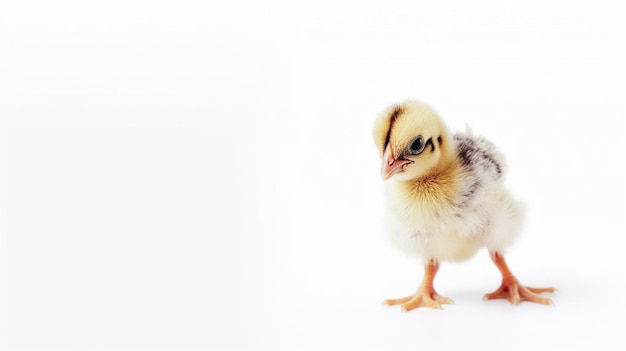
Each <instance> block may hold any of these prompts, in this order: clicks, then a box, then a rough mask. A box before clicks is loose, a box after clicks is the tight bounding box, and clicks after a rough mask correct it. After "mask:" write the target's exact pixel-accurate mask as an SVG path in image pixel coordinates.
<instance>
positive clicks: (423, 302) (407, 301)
mask: <svg viewBox="0 0 626 351" xmlns="http://www.w3.org/2000/svg"><path fill="white" fill-rule="evenodd" d="M437 270H439V262H437V261H436V260H435V259H431V260H430V261H428V263H427V264H426V267H425V269H424V279H423V280H422V284H420V287H419V288H418V289H417V291H416V292H415V294H413V295H409V296H406V297H402V298H399V299H388V300H385V301H383V304H385V305H390V306H393V305H402V306H401V309H402V312H407V311H410V310H413V309H416V308H418V307H430V308H439V309H441V304H444V303H447V304H453V303H454V301H452V300H451V299H449V298H447V297H442V296H440V295H439V294H437V292H436V291H435V288H433V280H434V279H435V274H437Z"/></svg>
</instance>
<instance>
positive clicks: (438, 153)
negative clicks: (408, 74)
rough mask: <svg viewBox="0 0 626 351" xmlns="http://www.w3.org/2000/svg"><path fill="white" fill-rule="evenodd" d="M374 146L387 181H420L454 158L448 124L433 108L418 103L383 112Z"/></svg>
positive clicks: (376, 124)
mask: <svg viewBox="0 0 626 351" xmlns="http://www.w3.org/2000/svg"><path fill="white" fill-rule="evenodd" d="M374 143H375V144H376V147H377V148H378V152H379V155H380V157H381V159H382V167H381V168H382V169H381V173H382V177H383V180H387V179H391V178H393V179H394V180H411V179H419V178H421V177H425V176H428V175H429V174H431V173H433V172H436V171H437V170H438V169H440V168H441V167H443V166H444V165H445V164H447V163H448V161H449V160H451V159H452V157H453V156H452V152H453V148H452V140H451V138H450V136H449V133H448V130H447V128H446V126H445V124H444V123H443V121H442V120H441V118H440V117H439V116H438V115H437V113H436V112H435V111H434V110H433V109H432V108H430V107H429V106H427V105H425V104H423V103H421V102H417V101H409V102H405V103H402V104H399V105H394V106H392V107H390V108H389V109H387V110H386V111H385V112H383V113H382V114H381V115H380V116H379V117H378V118H377V119H376V122H375V123H374Z"/></svg>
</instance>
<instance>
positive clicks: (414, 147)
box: [409, 136, 425, 155]
mask: <svg viewBox="0 0 626 351" xmlns="http://www.w3.org/2000/svg"><path fill="white" fill-rule="evenodd" d="M424 146H425V144H424V138H422V137H421V136H418V137H417V138H415V139H414V140H413V141H412V142H411V146H409V152H411V154H413V155H419V154H421V153H422V151H424Z"/></svg>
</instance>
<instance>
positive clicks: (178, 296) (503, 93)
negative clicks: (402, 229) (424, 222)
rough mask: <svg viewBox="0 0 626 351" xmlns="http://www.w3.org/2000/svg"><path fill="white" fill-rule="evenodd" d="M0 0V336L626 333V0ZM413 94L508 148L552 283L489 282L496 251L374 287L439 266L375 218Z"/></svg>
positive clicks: (47, 341) (444, 337) (523, 257)
mask: <svg viewBox="0 0 626 351" xmlns="http://www.w3.org/2000/svg"><path fill="white" fill-rule="evenodd" d="M2 7H3V9H2V11H1V12H0V77H1V79H0V118H1V124H0V128H1V133H2V135H1V143H0V145H1V164H0V167H1V175H2V189H1V194H0V205H1V211H2V212H1V214H2V215H1V218H0V219H1V223H2V232H1V234H2V242H1V245H2V261H1V264H2V310H1V311H0V316H1V318H2V323H3V327H2V334H1V337H2V342H3V344H2V347H3V349H5V350H10V349H19V348H27V347H32V348H38V349H51V348H55V347H56V348H61V349H71V348H76V349H81V350H86V349H96V348H98V349H118V348H124V349H135V348H142V347H143V348H149V349H156V348H163V349H170V350H178V349H181V348H203V349H207V348H208V349H250V350H265V349H267V350H280V349H285V350H298V349H318V350H327V349H330V350H347V349H361V350H405V349H406V350H409V349H410V350H415V349H422V350H424V349H429V348H432V349H443V350H458V349H481V350H491V349H493V350H496V349H512V350H529V349H533V347H535V349H548V348H551V349H559V350H562V349H568V348H573V347H575V346H576V347H579V348H578V349H580V347H582V349H598V350H600V349H602V350H607V349H623V347H624V341H623V337H622V336H621V333H623V332H622V329H623V326H619V323H621V322H620V321H621V319H623V316H624V312H626V308H625V307H624V304H623V302H622V298H621V295H622V292H623V291H624V288H625V287H626V284H625V282H624V279H625V278H624V277H625V273H626V272H625V264H626V259H625V258H624V257H625V255H624V252H623V247H624V235H625V234H626V228H625V225H624V215H625V214H626V211H625V210H626V208H625V201H624V198H625V197H624V195H625V179H626V172H625V167H624V165H625V163H624V151H625V141H624V132H626V131H625V126H624V123H625V122H624V115H625V112H626V83H625V82H626V70H624V62H626V34H625V30H626V25H625V12H624V6H623V4H622V3H621V2H619V1H612V2H608V1H605V2H594V4H593V5H585V3H583V2H571V1H561V2H544V1H536V2H534V3H529V2H528V1H525V2H523V4H521V5H519V6H511V5H509V4H506V5H505V4H504V3H503V2H496V1H493V2H490V1H480V2H463V1H457V2H456V3H448V2H445V3H439V2H421V1H420V2H418V1H407V2H401V3H395V2H394V3H391V2H386V3H385V5H384V6H376V5H373V4H365V3H360V4H358V5H357V4H356V3H355V2H348V1H330V2H328V3H324V4H320V2H319V1H308V2H304V3H298V4H297V5H296V4H294V3H292V2H287V3H279V2H271V3H267V2H254V3H242V4H234V3H232V2H227V1H223V2H217V1H215V2H206V1H195V2H194V1H177V2H175V4H173V3H172V4H169V3H168V2H165V1H160V2H154V1H107V2H103V3H102V4H100V5H94V4H89V5H87V3H86V2H79V1H61V2H59V1H56V2H47V1H40V2H36V1H19V2H18V1H14V2H11V3H8V4H3V5H2ZM405 98H419V99H422V100H424V101H426V102H428V103H430V104H431V105H433V106H434V107H435V108H436V109H437V110H438V111H439V112H440V113H441V114H442V115H443V116H444V118H445V119H446V121H447V122H448V124H449V126H450V128H451V129H453V130H459V129H463V128H464V127H465V124H467V125H469V126H471V127H472V128H473V129H474V131H476V132H477V133H481V134H484V135H485V136H487V137H488V138H489V139H491V140H492V141H493V142H495V143H496V144H497V145H499V146H500V147H501V149H502V150H503V151H504V152H505V154H506V155H507V160H508V163H509V170H510V174H509V178H508V184H509V187H510V188H511V189H512V190H513V192H514V193H515V194H517V196H518V197H519V198H521V199H522V200H523V201H524V202H525V203H526V205H527V208H528V221H527V224H526V228H525V230H524V232H523V234H522V235H521V240H520V241H519V242H518V244H517V245H516V246H515V247H513V248H512V249H511V250H510V252H509V254H508V255H507V258H508V261H509V264H510V266H511V267H512V269H513V271H514V272H515V273H516V274H517V275H518V276H519V278H520V279H521V280H522V282H524V283H526V284H529V285H536V286H555V287H557V288H559V289H560V290H561V293H560V294H559V295H555V296H554V301H555V303H556V307H555V308H550V307H545V306H536V305H531V304H528V303H523V304H522V305H521V306H518V307H513V306H511V305H509V304H508V303H507V302H504V301H495V302H483V301H482V300H481V297H482V295H483V294H484V293H486V292H488V291H491V290H494V289H495V288H496V287H497V285H498V283H499V275H498V273H497V271H496V269H495V267H493V265H492V264H491V263H490V261H489V259H488V257H487V254H486V253H485V252H481V253H480V254H479V255H477V256H476V257H474V258H473V259H472V260H470V261H467V262H464V263H460V264H457V263H455V264H452V263H445V262H444V263H443V265H442V267H441V270H440V273H439V275H438V276H437V279H436V281H435V284H436V287H437V289H438V290H439V292H440V293H441V294H442V295H444V296H448V297H451V298H453V299H455V301H456V303H457V304H456V305H454V306H445V309H444V310H443V311H438V310H427V309H419V310H416V311H413V312H410V313H406V314H402V313H400V311H399V309H398V308H387V307H382V306H380V305H379V304H380V302H381V301H382V300H383V299H384V298H389V297H398V296H402V295H406V294H408V293H411V292H412V291H414V289H416V287H417V285H418V283H419V280H420V279H421V276H422V267H421V266H420V264H419V261H418V260H415V259H411V258H407V257H404V256H402V255H401V254H399V253H397V252H395V251H393V250H392V249H391V248H390V247H389V246H388V245H387V244H386V243H384V242H383V241H382V238H381V235H380V234H379V233H380V227H379V221H378V218H379V213H380V200H381V193H382V185H381V181H380V178H379V160H378V158H377V154H376V150H375V148H374V146H373V143H372V141H371V137H370V130H371V125H372V122H373V119H374V117H375V116H376V115H377V114H378V113H379V112H380V111H381V110H382V109H384V108H385V107H386V106H388V105H389V104H391V103H393V102H396V101H399V100H403V99H405Z"/></svg>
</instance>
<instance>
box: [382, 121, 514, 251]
mask: <svg viewBox="0 0 626 351" xmlns="http://www.w3.org/2000/svg"><path fill="white" fill-rule="evenodd" d="M452 143H453V146H452V147H453V149H454V153H453V158H452V159H451V160H450V162H449V163H448V165H447V166H446V167H445V168H443V169H441V170H439V172H438V173H436V174H431V175H429V176H426V177H423V178H421V179H417V180H413V181H409V182H406V181H392V180H390V181H388V182H387V183H386V188H385V193H386V196H385V198H386V201H387V209H386V214H385V217H386V226H385V228H386V230H387V235H388V237H389V238H390V239H391V241H392V242H393V243H394V244H395V245H396V246H397V247H398V248H399V249H400V250H402V251H404V252H407V253H409V254H418V255H419V256H421V257H423V258H426V259H430V258H435V259H438V260H463V259H467V258H469V257H471V256H472V255H474V254H475V253H476V251H478V250H479V249H480V248H482V247H487V248H488V249H490V250H502V249H503V248H505V247H506V246H508V245H509V244H510V243H511V242H512V241H513V239H514V238H515V236H516V235H517V233H518V232H519V227H520V224H521V223H520V219H521V209H520V205H519V204H518V203H516V202H515V201H514V200H513V199H512V197H511V195H510V194H509V192H508V191H507V190H506V189H505V187H504V184H503V176H504V173H503V172H504V166H503V162H502V159H503V158H502V156H501V155H500V154H499V153H498V151H497V150H496V149H495V147H494V146H493V145H492V144H491V143H489V142H488V141H486V140H484V139H482V138H478V137H474V136H473V135H471V134H469V133H465V134H456V135H454V137H453V140H452Z"/></svg>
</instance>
